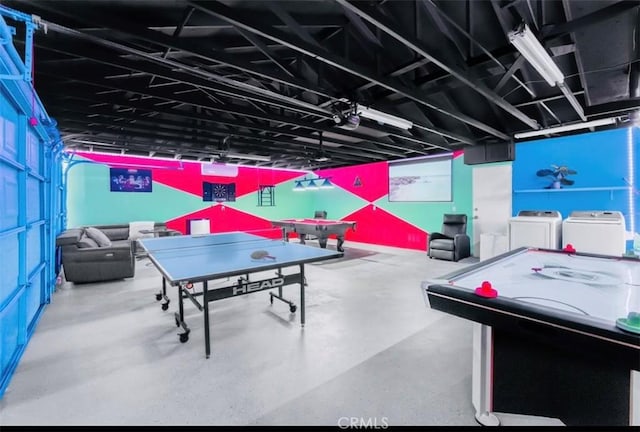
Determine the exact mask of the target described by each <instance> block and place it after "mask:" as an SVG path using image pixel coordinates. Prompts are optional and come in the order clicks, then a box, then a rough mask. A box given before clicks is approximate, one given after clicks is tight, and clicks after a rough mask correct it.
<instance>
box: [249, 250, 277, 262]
mask: <svg viewBox="0 0 640 432" xmlns="http://www.w3.org/2000/svg"><path fill="white" fill-rule="evenodd" d="M264 258H269V259H272V260H274V259H276V257H274V256H271V255H269V252H267V251H266V250H257V251H253V252H251V259H255V260H261V259H264Z"/></svg>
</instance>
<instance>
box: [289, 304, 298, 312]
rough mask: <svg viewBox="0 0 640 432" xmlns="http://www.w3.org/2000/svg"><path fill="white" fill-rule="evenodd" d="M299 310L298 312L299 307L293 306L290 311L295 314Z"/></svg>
mask: <svg viewBox="0 0 640 432" xmlns="http://www.w3.org/2000/svg"><path fill="white" fill-rule="evenodd" d="M297 310H298V307H297V306H296V305H291V306H289V311H290V312H291V313H294V312H295V311H297Z"/></svg>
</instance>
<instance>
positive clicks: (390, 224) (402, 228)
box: [343, 204, 427, 250]
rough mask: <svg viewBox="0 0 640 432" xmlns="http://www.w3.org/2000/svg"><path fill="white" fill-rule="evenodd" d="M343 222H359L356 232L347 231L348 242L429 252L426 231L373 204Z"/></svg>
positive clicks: (345, 218) (347, 217)
mask: <svg viewBox="0 0 640 432" xmlns="http://www.w3.org/2000/svg"><path fill="white" fill-rule="evenodd" d="M343 220H349V221H350V220H352V221H357V222H358V225H357V226H356V230H355V232H354V231H351V230H349V231H347V233H346V235H345V239H346V240H353V241H356V242H362V243H373V244H378V245H384V246H394V247H401V248H407V249H418V250H427V233H426V232H425V231H423V230H421V229H420V228H418V227H416V226H414V225H411V224H410V223H408V222H406V221H404V220H403V219H400V218H398V217H396V216H394V215H392V214H391V213H389V212H387V211H385V210H383V209H381V208H380V207H376V206H374V205H373V204H369V205H368V206H366V207H363V208H361V209H360V210H358V211H356V212H354V213H352V214H350V215H348V216H346V217H344V218H343Z"/></svg>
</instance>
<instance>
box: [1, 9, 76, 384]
mask: <svg viewBox="0 0 640 432" xmlns="http://www.w3.org/2000/svg"><path fill="white" fill-rule="evenodd" d="M26 19H31V18H30V17H27V18H26ZM0 34H2V35H4V36H6V35H8V34H9V32H8V31H7V29H6V23H5V21H4V20H3V19H2V18H1V17H0ZM25 70H28V69H26V68H25V66H24V64H22V63H21V59H20V57H19V56H18V55H17V52H16V51H15V48H14V47H13V45H11V44H6V45H1V46H0V397H2V395H3V394H4V391H5V390H6V388H7V386H8V384H9V381H10V378H11V375H12V374H13V372H14V371H15V369H16V367H17V365H18V361H19V360H20V357H21V356H22V353H23V352H24V349H25V347H26V345H27V342H28V340H29V338H30V337H31V335H32V334H33V332H34V330H35V327H36V324H37V322H38V319H39V318H40V316H41V315H42V312H43V310H44V306H45V305H46V304H48V303H49V302H50V301H51V296H52V293H53V289H54V288H55V282H56V277H57V271H58V265H57V259H56V251H55V237H56V235H57V234H58V233H59V232H60V231H61V221H62V220H63V218H62V215H61V205H60V198H61V191H62V190H61V177H62V176H61V163H60V153H61V148H60V147H61V142H60V140H59V135H58V134H57V130H54V129H55V127H52V126H51V125H52V124H54V122H52V120H51V119H50V118H49V117H48V116H47V115H46V112H45V111H44V108H43V107H42V104H41V102H40V100H39V99H38V98H37V96H36V95H35V93H34V92H33V87H32V86H31V83H30V80H29V79H24V77H25V75H24V71H25ZM45 125H46V127H45Z"/></svg>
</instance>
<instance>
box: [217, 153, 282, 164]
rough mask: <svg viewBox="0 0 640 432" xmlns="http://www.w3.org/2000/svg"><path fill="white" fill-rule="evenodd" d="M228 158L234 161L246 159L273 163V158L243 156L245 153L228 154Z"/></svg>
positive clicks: (252, 155) (251, 155)
mask: <svg viewBox="0 0 640 432" xmlns="http://www.w3.org/2000/svg"><path fill="white" fill-rule="evenodd" d="M226 156H227V157H229V158H233V159H246V160H254V161H260V162H271V156H262V155H254V154H243V153H226Z"/></svg>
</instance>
